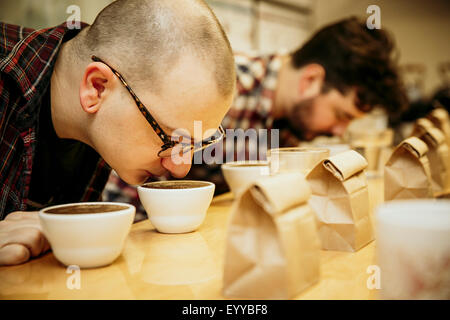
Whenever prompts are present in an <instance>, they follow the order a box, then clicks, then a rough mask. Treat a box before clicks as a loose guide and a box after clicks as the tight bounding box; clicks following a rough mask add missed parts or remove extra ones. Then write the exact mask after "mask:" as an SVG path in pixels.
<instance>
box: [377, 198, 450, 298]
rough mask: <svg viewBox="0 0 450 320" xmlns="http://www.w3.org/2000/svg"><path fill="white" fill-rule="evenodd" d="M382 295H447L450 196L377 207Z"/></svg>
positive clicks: (449, 292)
mask: <svg viewBox="0 0 450 320" xmlns="http://www.w3.org/2000/svg"><path fill="white" fill-rule="evenodd" d="M376 220H377V260H378V265H379V267H380V278H381V279H380V280H381V281H380V282H381V288H380V289H381V291H380V295H381V298H383V299H408V300H409V299H449V298H450V267H449V261H450V200H433V199H428V200H399V201H391V202H387V203H385V204H383V205H381V206H379V207H378V208H377V212H376Z"/></svg>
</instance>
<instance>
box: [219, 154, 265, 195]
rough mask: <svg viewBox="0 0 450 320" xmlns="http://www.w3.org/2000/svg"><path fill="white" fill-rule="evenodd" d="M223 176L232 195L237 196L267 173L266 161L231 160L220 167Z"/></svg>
mask: <svg viewBox="0 0 450 320" xmlns="http://www.w3.org/2000/svg"><path fill="white" fill-rule="evenodd" d="M221 169H222V173H223V177H224V178H225V181H226V183H227V184H228V186H229V187H230V190H231V192H232V193H233V194H234V196H235V197H236V196H238V195H239V194H240V193H241V192H242V191H244V190H245V189H246V188H247V187H248V186H249V185H250V184H251V183H252V182H254V181H256V180H258V179H259V178H261V177H264V176H268V175H269V162H268V161H233V162H227V163H224V164H223V165H222V167H221Z"/></svg>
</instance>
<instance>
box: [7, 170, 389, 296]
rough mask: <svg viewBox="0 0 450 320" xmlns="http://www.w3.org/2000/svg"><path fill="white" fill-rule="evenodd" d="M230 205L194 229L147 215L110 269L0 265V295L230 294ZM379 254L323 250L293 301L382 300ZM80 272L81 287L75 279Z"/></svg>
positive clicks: (375, 187) (374, 200) (374, 186)
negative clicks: (311, 280)
mask: <svg viewBox="0 0 450 320" xmlns="http://www.w3.org/2000/svg"><path fill="white" fill-rule="evenodd" d="M368 183H369V197H370V199H369V200H370V204H369V206H370V208H371V213H372V217H373V208H374V207H375V206H376V205H377V204H379V203H380V202H382V199H383V180H382V179H379V178H377V179H374V178H372V179H368ZM231 204H232V196H231V194H225V195H221V196H218V197H216V198H214V200H213V202H212V204H211V207H210V208H209V210H208V213H207V217H206V220H205V222H204V224H203V225H202V226H201V227H200V229H199V230H198V231H196V232H192V233H187V234H177V235H169V234H161V233H158V232H156V231H155V229H154V228H153V226H152V225H151V223H150V222H149V221H148V220H145V221H142V222H139V223H136V224H134V225H133V226H132V229H131V232H130V234H129V236H128V239H127V241H126V244H125V247H124V250H123V252H122V255H121V256H120V257H119V258H118V259H117V260H116V261H115V262H114V263H113V264H111V265H110V266H107V267H103V268H97V269H82V270H81V271H80V272H79V273H75V272H74V273H72V272H71V271H70V270H69V272H68V270H67V268H66V267H64V266H63V265H62V264H60V263H59V262H58V261H57V260H56V259H55V257H54V256H53V254H52V253H51V252H50V253H47V254H46V255H44V256H42V257H40V258H37V259H34V260H31V261H29V262H27V263H25V264H22V265H18V266H11V267H0V299H224V297H223V295H222V292H221V291H222V273H223V271H222V270H223V257H224V253H225V237H226V226H227V222H228V218H229V214H230V208H231ZM372 221H374V220H373V219H372ZM374 253H375V241H374V242H372V243H370V244H369V245H367V246H366V247H364V248H362V249H361V250H359V251H358V252H355V253H348V252H337V251H321V280H320V282H319V283H317V284H316V285H314V286H312V287H310V288H308V289H307V290H305V291H303V292H302V293H301V294H299V295H298V296H296V297H295V299H376V298H377V290H376V289H372V290H370V289H368V288H367V285H366V283H367V279H368V277H369V276H370V274H368V273H367V268H368V267H369V266H370V265H373V264H375V260H374V258H375V257H374ZM78 276H79V278H78V279H79V280H80V281H79V284H80V288H79V289H77V288H76V287H75V288H74V287H73V284H74V283H75V282H72V280H74V279H76V278H77V277H78ZM68 283H69V286H68ZM70 284H72V285H70Z"/></svg>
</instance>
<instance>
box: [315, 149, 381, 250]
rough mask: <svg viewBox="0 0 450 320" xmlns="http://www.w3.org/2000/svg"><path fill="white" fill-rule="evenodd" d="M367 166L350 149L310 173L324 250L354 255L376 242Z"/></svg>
mask: <svg viewBox="0 0 450 320" xmlns="http://www.w3.org/2000/svg"><path fill="white" fill-rule="evenodd" d="M366 167H367V161H366V159H365V158H364V157H363V156H362V155H360V154H359V153H358V152H356V151H354V150H348V151H345V152H342V153H339V154H336V155H334V156H332V157H329V158H328V159H325V160H324V161H323V162H321V163H319V164H317V165H316V167H315V168H314V169H313V170H312V171H311V172H310V173H309V174H308V176H307V180H308V182H309V184H310V186H311V190H312V196H311V199H310V200H309V204H310V206H311V208H312V209H313V211H314V212H315V214H316V218H317V224H318V226H317V227H318V232H319V238H320V241H321V244H322V249H324V250H337V251H350V252H353V251H357V250H359V249H360V248H362V247H363V246H365V245H366V244H368V243H369V242H371V241H372V240H373V239H374V236H373V228H372V223H371V220H370V212H369V193H368V188H367V181H366V175H365V172H364V169H365V168H366Z"/></svg>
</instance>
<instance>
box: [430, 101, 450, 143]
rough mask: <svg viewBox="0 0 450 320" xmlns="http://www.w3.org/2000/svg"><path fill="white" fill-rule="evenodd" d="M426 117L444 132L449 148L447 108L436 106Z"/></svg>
mask: <svg viewBox="0 0 450 320" xmlns="http://www.w3.org/2000/svg"><path fill="white" fill-rule="evenodd" d="M428 118H429V119H430V120H431V121H432V122H433V124H434V125H435V126H436V127H437V128H438V129H440V130H441V131H442V132H443V133H444V136H445V140H446V141H447V145H448V146H449V148H450V116H449V114H448V112H447V110H445V109H444V108H436V109H434V110H433V111H431V112H430V114H429V115H428Z"/></svg>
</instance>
